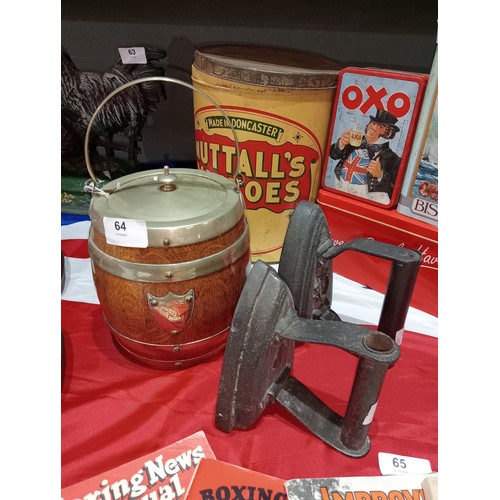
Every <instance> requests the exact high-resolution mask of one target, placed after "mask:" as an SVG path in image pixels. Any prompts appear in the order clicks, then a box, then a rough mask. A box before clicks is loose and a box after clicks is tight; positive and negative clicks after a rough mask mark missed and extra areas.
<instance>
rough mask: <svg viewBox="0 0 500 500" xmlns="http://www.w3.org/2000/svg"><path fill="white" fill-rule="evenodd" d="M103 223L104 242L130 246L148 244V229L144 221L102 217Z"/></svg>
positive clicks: (137, 246)
mask: <svg viewBox="0 0 500 500" xmlns="http://www.w3.org/2000/svg"><path fill="white" fill-rule="evenodd" d="M103 223H104V234H105V236H106V242H107V243H109V244H110V245H117V246H119V247H131V248H146V247H147V246H148V230H147V227H146V222H145V221H143V220H135V219H115V218H113V217H103Z"/></svg>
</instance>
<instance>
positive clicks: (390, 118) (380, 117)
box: [370, 109, 399, 132]
mask: <svg viewBox="0 0 500 500" xmlns="http://www.w3.org/2000/svg"><path fill="white" fill-rule="evenodd" d="M370 120H371V121H372V122H375V123H380V124H381V125H391V126H392V127H394V128H395V129H396V132H399V127H396V123H397V121H398V119H397V118H396V117H395V116H394V115H393V114H392V113H389V111H386V110H385V109H377V114H376V115H375V116H370Z"/></svg>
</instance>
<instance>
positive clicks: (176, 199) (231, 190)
mask: <svg viewBox="0 0 500 500" xmlns="http://www.w3.org/2000/svg"><path fill="white" fill-rule="evenodd" d="M99 191H100V193H101V194H99V193H96V194H95V195H94V196H93V198H92V201H91V204H90V211H89V213H90V218H91V221H92V227H93V228H94V229H95V230H97V231H99V232H101V233H103V234H104V233H105V225H104V220H105V218H108V219H116V220H120V219H128V220H134V221H141V223H142V221H143V222H144V223H145V227H146V229H147V237H148V247H164V246H165V241H168V245H169V246H181V245H190V244H193V243H201V242H203V241H207V240H210V239H212V238H215V237H217V236H219V235H221V234H224V233H225V232H227V231H229V230H230V229H232V228H233V227H234V226H235V225H236V224H237V223H238V221H239V220H240V219H241V218H242V217H243V214H244V204H243V198H242V195H241V191H240V189H238V187H237V186H236V185H235V183H234V182H233V181H232V180H231V179H227V178H225V177H223V176H222V175H219V174H215V173H213V172H206V171H200V170H195V169H186V168H171V169H169V168H168V167H165V168H164V169H163V170H162V169H160V170H147V171H144V172H138V173H134V174H129V175H126V176H123V177H120V178H119V179H115V180H113V181H111V182H109V183H107V184H105V185H104V186H103V187H102V188H101V189H100V190H99Z"/></svg>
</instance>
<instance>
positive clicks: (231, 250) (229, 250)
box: [88, 222, 250, 283]
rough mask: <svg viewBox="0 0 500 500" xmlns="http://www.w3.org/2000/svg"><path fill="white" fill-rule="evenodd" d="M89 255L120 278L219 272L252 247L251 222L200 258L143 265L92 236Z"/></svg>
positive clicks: (142, 279) (177, 278) (167, 277)
mask: <svg viewBox="0 0 500 500" xmlns="http://www.w3.org/2000/svg"><path fill="white" fill-rule="evenodd" d="M88 241H89V254H90V257H91V258H92V260H93V261H94V264H95V265H97V266H99V267H100V268H101V269H103V270H104V271H106V272H108V273H110V274H113V275H114V276H118V277H120V278H124V279H128V280H132V281H139V282H147V283H148V282H154V283H161V282H165V283H170V282H175V281H186V280H190V279H194V278H199V277H200V276H206V275H207V274H211V273H214V272H216V271H219V270H221V269H223V268H225V267H227V266H228V265H231V264H234V263H235V262H236V261H237V260H238V259H240V258H241V257H242V256H243V255H244V254H245V252H247V250H248V248H249V241H250V240H249V235H248V224H247V223H246V222H245V229H244V231H243V233H242V234H241V236H240V237H239V238H238V239H237V240H236V241H235V242H234V243H232V244H231V245H230V246H228V247H226V248H225V249H224V250H221V251H220V252H217V253H214V254H212V255H207V256H206V257H202V258H201V259H196V260H191V261H187V262H178V263H175V264H141V263H137V262H130V261H127V260H121V259H117V258H116V257H112V256H110V255H108V254H106V253H105V252H103V251H102V250H101V249H100V248H98V247H97V246H96V245H95V243H94V241H93V240H92V237H91V236H89V240H88Z"/></svg>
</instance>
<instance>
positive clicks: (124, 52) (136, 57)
mask: <svg viewBox="0 0 500 500" xmlns="http://www.w3.org/2000/svg"><path fill="white" fill-rule="evenodd" d="M118 52H119V53H120V57H121V58H122V63H123V64H146V63H147V62H148V59H147V57H146V49H145V48H144V47H125V48H120V49H118Z"/></svg>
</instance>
